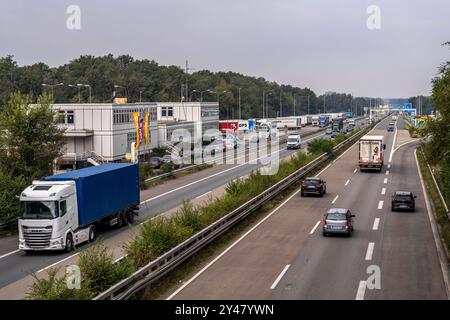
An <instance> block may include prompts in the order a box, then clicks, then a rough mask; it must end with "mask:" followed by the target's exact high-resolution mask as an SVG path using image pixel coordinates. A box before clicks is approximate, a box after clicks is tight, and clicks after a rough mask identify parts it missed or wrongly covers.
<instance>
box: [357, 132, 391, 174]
mask: <svg viewBox="0 0 450 320" xmlns="http://www.w3.org/2000/svg"><path fill="white" fill-rule="evenodd" d="M385 149H386V145H385V144H384V140H383V136H369V135H365V136H363V137H362V138H361V139H359V159H358V165H359V169H360V170H361V171H363V170H379V171H381V169H382V168H383V164H384V150H385Z"/></svg>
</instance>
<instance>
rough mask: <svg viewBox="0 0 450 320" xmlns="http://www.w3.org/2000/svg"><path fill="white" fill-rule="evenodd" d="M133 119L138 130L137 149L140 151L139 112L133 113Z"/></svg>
mask: <svg viewBox="0 0 450 320" xmlns="http://www.w3.org/2000/svg"><path fill="white" fill-rule="evenodd" d="M133 119H134V127H135V128H136V143H135V145H134V146H135V148H136V149H139V142H140V141H139V112H133Z"/></svg>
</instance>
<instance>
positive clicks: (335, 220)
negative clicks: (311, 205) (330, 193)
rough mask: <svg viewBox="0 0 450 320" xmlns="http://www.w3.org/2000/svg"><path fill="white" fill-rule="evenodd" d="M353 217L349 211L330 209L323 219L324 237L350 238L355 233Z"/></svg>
mask: <svg viewBox="0 0 450 320" xmlns="http://www.w3.org/2000/svg"><path fill="white" fill-rule="evenodd" d="M354 217H355V215H353V214H352V213H351V212H350V210H349V209H343V208H331V209H328V210H327V212H326V213H325V215H324V219H323V227H322V228H323V236H324V237H326V236H328V235H330V234H345V235H347V236H349V237H351V236H352V233H353V218H354Z"/></svg>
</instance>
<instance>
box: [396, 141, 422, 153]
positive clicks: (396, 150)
mask: <svg viewBox="0 0 450 320" xmlns="http://www.w3.org/2000/svg"><path fill="white" fill-rule="evenodd" d="M416 141H419V139H413V140H409V141H408V142H405V143H402V144H401V145H399V146H398V147H397V148H395V149H394V153H395V152H396V151H397V150H398V149H400V148H401V147H403V146H404V145H407V144H409V143H412V142H416Z"/></svg>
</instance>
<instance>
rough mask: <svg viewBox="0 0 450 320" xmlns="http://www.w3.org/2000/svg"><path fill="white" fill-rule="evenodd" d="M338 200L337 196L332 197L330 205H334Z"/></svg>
mask: <svg viewBox="0 0 450 320" xmlns="http://www.w3.org/2000/svg"><path fill="white" fill-rule="evenodd" d="M338 198H339V195H337V196H336V197H334V199H333V201H331V204H334V203H335V202H336V200H337V199H338Z"/></svg>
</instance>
